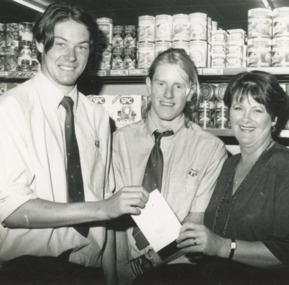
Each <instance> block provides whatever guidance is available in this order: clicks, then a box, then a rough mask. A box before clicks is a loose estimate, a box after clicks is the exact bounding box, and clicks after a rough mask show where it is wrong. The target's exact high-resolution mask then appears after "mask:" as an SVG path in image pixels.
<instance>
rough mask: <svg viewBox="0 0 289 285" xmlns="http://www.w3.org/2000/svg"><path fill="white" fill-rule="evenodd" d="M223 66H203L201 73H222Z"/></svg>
mask: <svg viewBox="0 0 289 285" xmlns="http://www.w3.org/2000/svg"><path fill="white" fill-rule="evenodd" d="M223 74H224V69H223V68H203V75H223Z"/></svg>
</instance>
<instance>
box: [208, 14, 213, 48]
mask: <svg viewBox="0 0 289 285" xmlns="http://www.w3.org/2000/svg"><path fill="white" fill-rule="evenodd" d="M211 33H212V18H211V17H208V20H207V37H208V43H211V36H212V35H211Z"/></svg>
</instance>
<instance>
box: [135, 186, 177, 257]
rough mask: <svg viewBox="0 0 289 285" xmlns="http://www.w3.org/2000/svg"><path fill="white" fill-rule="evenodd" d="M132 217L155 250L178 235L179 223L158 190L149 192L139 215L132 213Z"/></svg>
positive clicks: (161, 247)
mask: <svg viewBox="0 0 289 285" xmlns="http://www.w3.org/2000/svg"><path fill="white" fill-rule="evenodd" d="M132 218H133V219H134V221H135V222H136V224H137V225H138V227H139V228H140V229H141V231H142V233H143V234H144V235H145V237H146V239H147V240H148V242H149V243H150V245H151V247H152V248H153V249H154V251H156V252H157V251H160V250H161V249H163V248H165V247H166V246H167V245H169V244H171V243H172V242H174V241H175V240H176V239H177V238H178V236H179V232H180V228H181V223H180V222H179V220H178V218H177V217H176V215H175V214H174V212H173V211H172V209H171V208H170V206H169V205H168V203H167V202H166V200H165V199H164V197H163V196H162V194H161V193H160V192H159V191H158V190H154V191H152V192H151V193H150V196H149V200H148V202H147V203H146V206H145V208H144V209H141V213H140V215H137V216H135V215H132Z"/></svg>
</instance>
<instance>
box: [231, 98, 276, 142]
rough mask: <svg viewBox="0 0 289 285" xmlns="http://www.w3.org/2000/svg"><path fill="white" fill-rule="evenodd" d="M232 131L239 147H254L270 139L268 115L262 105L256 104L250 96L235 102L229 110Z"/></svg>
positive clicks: (270, 124)
mask: <svg viewBox="0 0 289 285" xmlns="http://www.w3.org/2000/svg"><path fill="white" fill-rule="evenodd" d="M230 120H231V124H232V129H233V132H234V135H235V137H236V139H237V140H238V142H239V144H240V146H245V147H250V146H253V147H256V146H258V145H259V144H260V145H261V144H262V143H264V141H266V140H267V139H268V138H271V127H272V126H273V124H274V122H272V119H271V116H270V114H269V113H268V112H267V110H266V107H265V106H264V105H263V104H260V103H258V102H257V101H255V100H254V99H253V97H252V96H251V95H248V96H245V97H243V99H242V101H236V96H235V98H234V100H233V102H232V105H231V108H230Z"/></svg>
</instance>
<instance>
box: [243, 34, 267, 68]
mask: <svg viewBox="0 0 289 285" xmlns="http://www.w3.org/2000/svg"><path fill="white" fill-rule="evenodd" d="M271 60H272V54H271V40H269V39H266V38H265V39H264V38H259V39H250V40H248V48H247V65H248V66H249V67H268V66H271Z"/></svg>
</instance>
